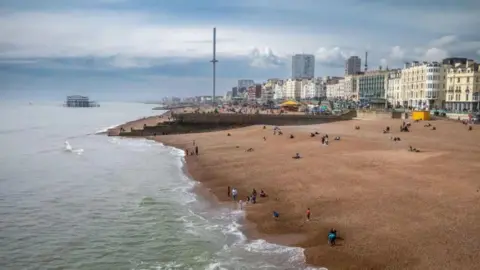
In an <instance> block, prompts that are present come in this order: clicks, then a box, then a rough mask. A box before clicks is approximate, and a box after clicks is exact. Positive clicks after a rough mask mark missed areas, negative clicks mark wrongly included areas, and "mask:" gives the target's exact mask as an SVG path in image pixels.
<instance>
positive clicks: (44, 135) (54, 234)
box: [0, 101, 324, 270]
mask: <svg viewBox="0 0 480 270" xmlns="http://www.w3.org/2000/svg"><path fill="white" fill-rule="evenodd" d="M153 106H154V105H147V104H141V103H113V102H111V103H108V102H105V103H102V104H101V107H99V108H66V107H63V106H61V101H59V102H38V103H37V102H33V103H31V104H30V103H29V102H21V101H12V102H7V101H1V102H0V217H1V218H0V269H13V270H17V269H19V270H20V269H35V270H36V269H62V270H64V269H79V270H80V269H86V270H87V269H88V270H97V269H98V270H108V269H125V270H127V269H128V270H141V269H145V270H146V269H156V270H160V269H165V270H166V269H212V270H213V269H218V270H220V269H314V268H311V267H308V266H306V265H305V263H304V260H305V259H304V256H303V250H302V249H301V248H294V247H285V246H280V245H275V244H271V243H268V242H266V241H264V240H248V239H247V238H246V237H245V235H244V234H243V233H242V230H241V224H242V219H243V217H244V213H243V212H242V211H241V210H239V209H236V208H235V207H234V206H232V207H227V206H225V205H218V204H216V203H215V202H214V201H213V200H212V199H211V198H207V197H208V196H209V195H205V194H203V195H200V194H197V193H196V192H195V190H197V189H198V188H197V187H196V186H197V185H199V184H198V183H196V182H195V181H194V180H193V179H190V178H189V177H188V176H186V175H185V174H184V168H183V166H184V157H183V152H182V151H180V150H178V149H175V148H172V147H167V146H165V145H162V144H160V143H156V142H153V141H149V140H145V139H127V138H119V137H108V136H106V135H105V134H104V132H105V131H106V130H107V129H108V128H109V127H113V126H116V125H119V124H122V123H124V122H127V121H131V120H135V119H138V118H141V117H146V116H150V115H155V114H159V113H161V112H159V111H152V107H153ZM202 193H203V192H202ZM323 269H324V268H323Z"/></svg>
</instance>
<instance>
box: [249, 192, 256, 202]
mask: <svg viewBox="0 0 480 270" xmlns="http://www.w3.org/2000/svg"><path fill="white" fill-rule="evenodd" d="M250 202H251V203H253V204H256V203H257V195H256V194H255V195H253V194H252V197H250Z"/></svg>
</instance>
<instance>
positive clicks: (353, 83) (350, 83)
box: [344, 75, 358, 100]
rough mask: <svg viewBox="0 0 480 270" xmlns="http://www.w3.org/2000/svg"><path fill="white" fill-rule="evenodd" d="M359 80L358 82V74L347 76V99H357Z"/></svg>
mask: <svg viewBox="0 0 480 270" xmlns="http://www.w3.org/2000/svg"><path fill="white" fill-rule="evenodd" d="M357 82H358V75H348V76H345V86H344V91H345V97H346V98H347V99H352V100H357V98H358V93H357Z"/></svg>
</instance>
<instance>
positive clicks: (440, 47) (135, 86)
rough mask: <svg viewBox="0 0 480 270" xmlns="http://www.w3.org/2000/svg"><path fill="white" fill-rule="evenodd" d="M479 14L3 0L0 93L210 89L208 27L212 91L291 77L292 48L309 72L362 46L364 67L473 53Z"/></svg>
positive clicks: (449, 5)
mask: <svg viewBox="0 0 480 270" xmlns="http://www.w3.org/2000/svg"><path fill="white" fill-rule="evenodd" d="M478 14H480V1H478V0H457V1H452V0H436V1H431V0H403V1H396V0H368V1H367V0H335V1H333V0H329V1H328V0H239V1H237V0H1V1H0V98H1V99H8V98H22V97H23V98H24V97H28V98H33V97H38V98H48V99H52V98H53V99H56V98H59V99H63V98H64V96H65V95H67V94H86V95H90V96H92V97H93V98H95V99H100V100H105V99H109V100H145V99H155V98H160V97H162V96H188V95H199V94H209V93H210V92H211V76H212V67H211V63H209V60H211V54H212V44H211V39H212V28H213V27H217V41H218V44H217V54H218V57H217V58H218V60H219V63H218V68H217V74H218V79H217V85H218V88H217V89H218V92H220V93H223V92H225V91H227V90H229V89H230V88H231V87H232V86H234V85H235V84H236V81H237V80H238V79H241V78H246V79H254V80H256V81H261V80H264V79H267V78H286V77H288V76H289V74H290V67H291V62H290V59H291V55H292V54H294V53H302V52H303V53H312V54H315V56H316V75H317V76H326V75H341V74H342V73H343V68H342V66H343V63H344V60H345V58H346V57H348V56H350V55H359V56H361V57H362V58H363V55H364V52H365V50H368V51H369V66H370V67H371V68H373V67H377V66H379V65H383V66H386V65H388V66H389V67H400V66H401V65H402V63H403V62H404V61H409V60H414V59H415V60H441V59H442V58H444V57H447V56H463V57H470V58H473V59H477V60H478V59H480V32H479V31H478V26H479V25H480V16H479V15H478ZM362 60H363V59H362ZM362 64H363V63H362Z"/></svg>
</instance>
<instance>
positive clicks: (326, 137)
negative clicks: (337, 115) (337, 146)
mask: <svg viewBox="0 0 480 270" xmlns="http://www.w3.org/2000/svg"><path fill="white" fill-rule="evenodd" d="M323 144H324V145H328V135H325V140H324V141H323Z"/></svg>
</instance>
